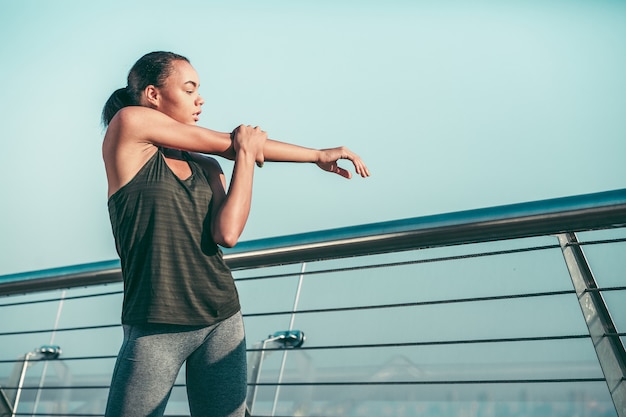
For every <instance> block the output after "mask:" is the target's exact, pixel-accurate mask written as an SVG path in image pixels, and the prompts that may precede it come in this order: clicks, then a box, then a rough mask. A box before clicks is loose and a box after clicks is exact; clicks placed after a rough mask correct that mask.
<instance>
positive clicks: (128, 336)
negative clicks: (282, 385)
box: [105, 313, 247, 417]
mask: <svg viewBox="0 0 626 417" xmlns="http://www.w3.org/2000/svg"><path fill="white" fill-rule="evenodd" d="M185 361H186V373H187V396H188V398H189V408H190V410H191V415H192V416H202V417H235V416H237V417H239V416H243V415H244V412H245V398H246V382H247V381H246V343H245V337H244V329H243V320H242V317H241V313H237V314H235V315H234V316H232V317H230V318H228V319H226V320H224V321H223V322H221V323H218V324H216V325H213V326H209V327H198V326H176V325H163V324H150V325H141V326H127V325H125V326H124V342H123V344H122V347H121V349H120V353H119V355H118V357H117V362H116V364H115V369H114V371H113V380H112V382H111V390H110V391H109V400H108V403H107V408H106V414H105V416H107V417H147V416H150V417H153V416H162V415H163V413H164V411H165V406H166V405H167V400H168V398H169V396H170V392H171V390H172V386H173V385H174V382H175V380H176V376H177V375H178V372H179V371H180V368H181V366H182V365H183V363H184V362H185Z"/></svg>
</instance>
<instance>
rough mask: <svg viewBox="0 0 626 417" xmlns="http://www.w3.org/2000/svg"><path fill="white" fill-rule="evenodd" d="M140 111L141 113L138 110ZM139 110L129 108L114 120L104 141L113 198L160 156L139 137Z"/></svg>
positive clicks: (137, 108) (110, 190)
mask: <svg viewBox="0 0 626 417" xmlns="http://www.w3.org/2000/svg"><path fill="white" fill-rule="evenodd" d="M136 110H139V112H138V111H136ZM140 112H141V109H140V108H139V107H136V106H135V107H125V108H123V109H121V110H120V111H119V112H118V113H117V114H116V115H115V116H114V117H113V119H111V123H109V126H108V128H107V131H106V133H105V135H104V139H103V141H102V157H103V159H104V165H105V169H106V174H107V180H108V185H109V192H108V194H109V196H111V195H112V194H114V193H115V192H116V191H117V190H118V189H119V188H121V187H122V186H124V185H125V184H126V183H128V182H129V181H130V180H131V179H132V178H133V177H134V176H135V175H136V174H137V172H139V170H140V169H141V167H143V165H144V164H145V163H146V162H147V161H148V160H149V159H150V158H151V157H152V156H153V155H154V154H155V153H156V151H157V147H156V146H154V145H153V144H151V143H149V142H146V141H142V140H138V139H137V137H136V136H135V133H134V132H136V131H137V129H138V128H137V126H132V125H133V124H134V123H137V119H138V118H137V114H138V113H140Z"/></svg>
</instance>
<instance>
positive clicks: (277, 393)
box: [271, 262, 621, 417]
mask: <svg viewBox="0 0 626 417" xmlns="http://www.w3.org/2000/svg"><path fill="white" fill-rule="evenodd" d="M305 270H306V262H303V263H302V267H301V269H300V277H299V278H298V288H297V289H296V295H295V297H294V300H293V310H292V311H291V319H290V320H289V331H291V330H293V325H294V323H295V321H296V311H298V304H299V303H300V292H301V291H302V281H303V280H304V271H305ZM286 364H287V350H284V351H283V360H282V362H281V364H280V371H279V373H278V383H277V384H276V391H275V392H274V404H273V405H272V414H271V415H272V416H275V415H276V407H277V406H278V397H279V396H280V384H282V383H283V374H284V372H285V365H286ZM620 417H621V416H620Z"/></svg>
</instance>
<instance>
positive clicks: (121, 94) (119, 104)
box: [102, 88, 135, 127]
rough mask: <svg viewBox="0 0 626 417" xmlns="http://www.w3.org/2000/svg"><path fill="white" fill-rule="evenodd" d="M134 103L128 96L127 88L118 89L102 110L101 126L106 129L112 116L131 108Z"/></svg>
mask: <svg viewBox="0 0 626 417" xmlns="http://www.w3.org/2000/svg"><path fill="white" fill-rule="evenodd" d="M134 104H135V103H134V102H133V99H132V98H131V96H130V94H128V89H127V88H118V89H117V90H115V91H114V92H113V94H111V97H109V99H108V100H107V102H106V103H105V104H104V107H103V108H102V124H103V125H104V127H107V126H108V125H109V123H111V119H113V116H115V114H116V113H117V112H118V111H119V110H120V109H122V108H124V107H127V106H132V105H134Z"/></svg>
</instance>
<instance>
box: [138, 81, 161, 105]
mask: <svg viewBox="0 0 626 417" xmlns="http://www.w3.org/2000/svg"><path fill="white" fill-rule="evenodd" d="M142 98H143V99H144V100H145V101H146V104H147V105H148V106H149V107H154V108H157V107H159V103H160V101H161V95H160V94H159V89H158V88H156V87H155V86H153V85H149V86H147V87H146V88H145V89H144V90H143V97H142Z"/></svg>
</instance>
